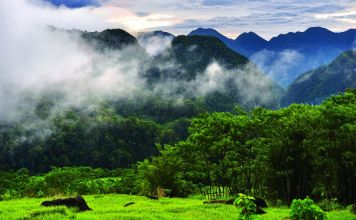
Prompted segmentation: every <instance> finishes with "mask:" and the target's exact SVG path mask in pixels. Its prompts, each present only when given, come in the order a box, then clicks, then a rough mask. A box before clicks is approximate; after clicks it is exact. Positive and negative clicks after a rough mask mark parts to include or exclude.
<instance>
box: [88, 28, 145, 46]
mask: <svg viewBox="0 0 356 220" xmlns="http://www.w3.org/2000/svg"><path fill="white" fill-rule="evenodd" d="M82 37H83V38H84V39H86V40H87V41H89V42H91V43H95V45H94V46H95V47H96V48H98V49H103V48H109V49H121V48H123V47H125V46H127V45H137V44H138V41H137V39H136V38H135V37H134V36H132V35H131V34H129V33H128V32H126V31H124V30H122V29H107V30H104V31H101V32H97V31H95V32H83V33H82Z"/></svg>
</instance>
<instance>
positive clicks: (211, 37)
mask: <svg viewBox="0 0 356 220" xmlns="http://www.w3.org/2000/svg"><path fill="white" fill-rule="evenodd" d="M354 32H355V31H354V30H349V31H346V32H342V33H333V32H331V31H328V30H327V29H323V28H309V29H307V30H306V31H305V32H297V33H288V34H285V35H279V36H277V37H275V38H272V39H271V40H270V41H266V40H265V39H263V38H261V37H259V36H258V35H257V34H255V33H253V32H249V33H243V34H241V35H240V36H239V37H237V38H236V39H235V40H232V39H229V38H227V37H225V36H223V35H221V34H219V33H218V32H217V31H215V30H213V29H202V28H200V29H197V30H195V31H193V32H191V33H190V34H189V35H187V36H184V35H181V36H177V37H176V36H174V35H172V34H170V33H167V32H163V31H154V32H147V33H140V34H139V35H138V36H137V38H136V37H134V36H133V35H131V34H129V33H127V32H126V31H124V30H121V29H109V30H105V31H102V32H82V36H83V38H84V39H86V40H87V41H88V42H91V43H93V45H94V46H95V47H98V49H99V50H102V49H103V48H110V49H118V50H120V49H122V48H123V47H126V46H128V45H129V46H131V47H134V48H136V49H135V50H134V51H132V53H133V54H131V55H133V56H140V57H144V59H145V60H147V63H149V65H147V66H148V68H146V69H142V73H141V74H142V76H143V77H145V79H146V82H147V86H148V87H149V88H150V89H152V90H155V91H156V92H157V91H159V92H158V93H160V92H161V90H162V91H163V90H165V88H163V87H164V86H163V87H162V85H170V84H172V82H175V83H174V85H175V86H171V88H170V89H169V90H170V91H169V93H170V94H169V95H171V96H176V95H179V96H183V97H185V98H193V99H195V98H196V97H195V95H194V94H192V93H194V92H192V88H191V87H190V86H191V85H192V84H194V83H195V84H196V85H194V86H195V88H194V89H197V87H199V83H200V82H197V81H199V80H201V79H203V80H206V78H202V77H206V76H205V75H204V74H207V73H206V70H207V69H208V68H209V65H211V64H212V63H217V64H218V65H220V67H221V68H223V72H222V73H220V74H221V75H218V76H215V78H214V79H213V80H217V81H219V80H220V79H223V80H225V82H224V86H223V87H221V88H219V90H215V91H210V92H209V93H206V94H204V98H203V99H204V105H205V106H206V107H207V108H208V109H210V110H212V111H229V110H231V109H233V106H234V105H236V104H239V105H241V106H243V107H245V108H252V107H254V106H255V105H263V106H266V107H272V108H276V107H278V106H279V105H280V104H281V105H282V106H286V105H288V104H291V103H319V102H320V101H322V100H323V99H324V98H326V97H329V96H330V95H332V94H335V93H337V92H342V91H344V90H345V89H346V88H353V87H355V86H356V85H355V81H356V79H355V75H356V74H355V71H356V62H355V60H356V57H355V52H354V51H353V50H349V51H347V52H342V50H343V49H344V48H348V47H350V46H349V45H350V44H351V41H352V38H353V36H354V35H353V33H354ZM321 34H322V35H323V36H324V37H323V38H318V36H320V35H321ZM202 35H203V36H202ZM233 46H235V47H237V48H240V49H238V50H240V51H243V52H241V53H238V52H236V51H237V49H236V48H235V49H232V47H233ZM266 48H267V49H266ZM285 48H297V49H296V50H298V51H299V52H298V53H304V54H308V55H304V56H303V57H307V56H311V54H315V53H320V54H319V55H320V56H317V55H315V56H314V57H312V58H310V59H311V61H309V62H306V61H305V60H304V59H305V58H304V59H301V60H299V62H301V61H302V60H304V63H302V64H301V63H299V62H298V60H295V59H292V61H293V62H295V63H294V65H295V66H302V67H303V68H296V69H298V70H299V71H301V70H302V69H306V68H309V67H310V64H311V63H313V62H315V63H318V62H320V60H319V58H320V57H324V58H325V57H329V58H328V59H326V58H325V59H324V61H323V62H327V60H329V59H331V57H332V56H333V54H336V53H338V56H337V58H335V60H331V61H329V62H328V63H326V64H325V65H321V67H320V66H317V68H314V69H312V68H311V67H310V69H307V70H308V71H305V72H304V73H302V74H295V75H293V76H294V77H296V79H294V80H293V81H292V83H291V84H288V85H289V86H287V88H286V91H287V92H286V93H285V95H283V94H284V91H283V89H282V88H281V87H280V86H279V85H278V83H277V82H279V83H280V82H281V81H279V80H278V79H277V80H275V81H273V80H270V79H268V77H267V76H266V75H265V73H266V72H265V73H264V72H263V71H260V70H259V67H260V66H259V64H260V63H259V62H253V60H254V58H256V56H257V55H256V54H258V53H262V52H255V51H263V52H265V53H266V51H273V52H269V54H267V55H268V57H269V59H271V60H273V59H278V58H281V57H280V56H279V55H278V53H285V56H288V53H289V56H291V57H292V58H293V55H295V54H294V53H293V52H286V50H284V49H285ZM336 48H339V49H336ZM251 51H252V52H251ZM278 51H280V52H278ZM290 51H292V50H290ZM317 51H319V52H317ZM320 51H325V54H323V53H321V52H320ZM242 54H247V56H244V55H242ZM330 54H332V55H330ZM340 54H341V55H340ZM249 56H250V58H248V57H249ZM127 57H130V56H129V55H128V56H127ZM251 60H252V61H251ZM271 62H272V63H273V61H271ZM173 63H174V65H171V64H173ZM315 65H316V64H315ZM245 66H249V67H250V68H249V69H244V68H245ZM308 66H309V67H308ZM237 69H240V71H236V70H237ZM260 69H262V70H263V69H264V68H260ZM281 69H282V70H284V71H287V72H286V73H285V74H287V75H288V74H290V73H291V72H289V71H290V70H289V71H288V68H281ZM311 69H312V70H311ZM231 70H234V71H231ZM292 73H293V71H292ZM294 73H295V71H294ZM213 74H216V73H213ZM229 74H230V75H229ZM267 75H268V71H267ZM252 76H253V77H252ZM272 78H273V77H272ZM250 79H254V80H255V81H251V80H250ZM236 81H240V82H241V81H244V82H247V84H246V83H245V84H244V83H239V84H238V85H237V84H236V83H231V82H236ZM260 82H266V84H263V85H262V84H261V83H260ZM187 85H189V86H188V87H187ZM282 85H283V84H282ZM200 86H201V87H203V86H206V85H202V84H201V85H200ZM284 86H286V85H284ZM247 87H250V88H251V89H249V90H248V92H247V93H246V91H247ZM226 88H228V89H226ZM165 92H167V91H165ZM258 93H259V94H268V95H269V96H273V99H269V101H268V102H266V101H262V100H261V98H260V97H262V96H259V95H254V97H253V98H252V99H251V98H246V97H247V96H249V95H250V94H258ZM280 98H281V102H279V100H280ZM246 100H249V101H246Z"/></svg>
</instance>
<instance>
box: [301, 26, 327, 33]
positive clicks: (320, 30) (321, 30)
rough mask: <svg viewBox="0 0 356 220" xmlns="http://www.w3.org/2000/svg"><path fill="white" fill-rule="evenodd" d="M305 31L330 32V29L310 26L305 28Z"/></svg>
mask: <svg viewBox="0 0 356 220" xmlns="http://www.w3.org/2000/svg"><path fill="white" fill-rule="evenodd" d="M305 32H332V31H330V30H329V29H327V28H323V27H310V28H308V29H306V30H305Z"/></svg>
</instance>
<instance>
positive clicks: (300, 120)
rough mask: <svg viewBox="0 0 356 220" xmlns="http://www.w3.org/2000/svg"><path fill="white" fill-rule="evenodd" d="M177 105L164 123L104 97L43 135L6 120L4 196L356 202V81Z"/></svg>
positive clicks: (3, 127)
mask: <svg viewBox="0 0 356 220" xmlns="http://www.w3.org/2000/svg"><path fill="white" fill-rule="evenodd" d="M193 106H194V105H193ZM198 106H199V105H198ZM45 109H46V108H45V107H44V106H42V108H39V109H38V114H40V115H41V114H45V111H44V110H45ZM179 110H181V111H182V112H184V111H186V114H183V113H182V114H181V115H180V116H182V117H181V118H176V119H175V120H172V121H166V122H161V123H159V122H157V121H155V120H154V119H153V118H151V119H149V118H148V117H147V116H146V117H143V116H128V117H124V116H122V115H119V114H118V112H117V111H116V110H115V109H112V108H109V107H107V106H102V108H100V109H98V110H97V111H95V112H81V111H78V110H76V109H71V110H68V111H65V112H63V113H62V114H60V115H58V116H57V117H55V118H53V120H52V121H51V128H52V132H51V133H50V134H46V135H45V136H43V134H42V135H40V134H37V135H33V134H34V133H35V131H31V130H28V129H26V130H23V128H21V124H17V125H12V126H11V125H6V124H2V125H1V134H0V140H1V145H0V146H1V148H0V150H1V154H0V155H1V159H0V161H1V170H2V171H1V175H0V176H1V179H0V183H1V184H0V186H1V188H0V194H1V197H2V198H8V197H11V198H12V197H21V196H30V197H38V196H45V195H57V194H64V195H67V194H68V195H71V194H92V193H137V194H143V195H157V194H162V193H163V194H164V195H167V196H173V197H174V196H179V197H186V196H188V195H193V194H205V193H207V192H209V191H211V190H212V189H218V190H219V191H220V190H221V191H224V192H227V194H235V193H240V192H243V193H246V194H250V195H255V196H262V197H264V198H267V199H269V200H271V201H277V200H281V201H283V202H284V203H287V204H289V203H290V202H291V201H292V200H293V199H295V198H304V197H306V196H310V197H312V198H314V199H316V200H318V201H321V200H325V199H329V200H331V199H334V198H337V199H338V200H339V202H341V203H345V204H348V203H352V202H353V201H355V199H356V188H355V184H354V183H355V182H356V175H355V174H356V170H355V168H356V164H355V163H356V153H355V152H356V149H355V147H356V143H355V136H356V124H355V121H356V118H355V117H356V92H355V90H352V89H350V90H348V91H347V92H345V93H343V94H339V95H336V96H333V97H331V98H329V99H327V100H326V101H324V102H323V103H322V104H321V105H315V106H313V105H306V104H292V105H290V106H288V107H286V108H281V109H278V110H268V109H265V108H262V107H258V108H255V109H253V110H251V111H244V110H242V109H241V108H239V107H235V110H234V111H232V112H209V111H204V109H199V110H198V109H194V111H193V112H192V109H190V110H186V109H179ZM147 111H149V110H148V109H147ZM187 112H188V113H189V114H188V113H187ZM184 116H186V117H184ZM192 116H194V117H192ZM188 127H189V128H188ZM74 166H75V167H74ZM78 166H79V167H78ZM82 166H87V167H82ZM56 167H58V168H56ZM60 167H64V168H60ZM71 167H72V168H71ZM89 167H92V168H89ZM20 168H26V169H20ZM110 170H111V171H110Z"/></svg>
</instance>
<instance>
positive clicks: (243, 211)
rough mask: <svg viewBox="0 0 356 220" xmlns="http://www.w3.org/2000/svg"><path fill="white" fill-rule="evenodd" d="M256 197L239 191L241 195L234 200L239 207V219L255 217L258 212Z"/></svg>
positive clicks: (245, 219)
mask: <svg viewBox="0 0 356 220" xmlns="http://www.w3.org/2000/svg"><path fill="white" fill-rule="evenodd" d="M254 200H255V198H254V197H252V196H247V195H245V194H242V193H239V196H238V197H237V198H236V200H235V201H234V205H235V206H236V207H237V208H238V209H239V217H238V219H239V220H250V219H253V218H252V217H253V215H254V214H256V203H255V202H254Z"/></svg>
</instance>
